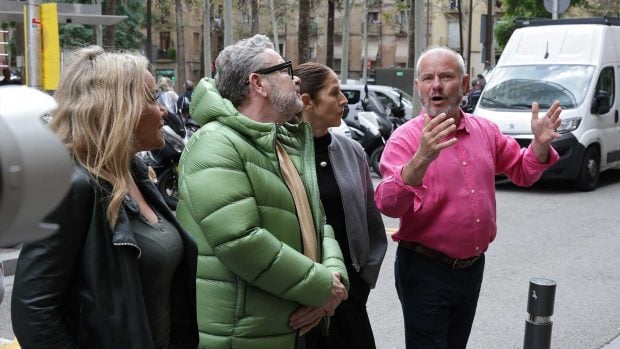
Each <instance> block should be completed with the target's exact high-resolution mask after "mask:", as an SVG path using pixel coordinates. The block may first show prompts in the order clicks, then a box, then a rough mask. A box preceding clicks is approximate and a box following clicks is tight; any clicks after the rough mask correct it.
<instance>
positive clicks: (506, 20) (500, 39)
mask: <svg viewBox="0 0 620 349" xmlns="http://www.w3.org/2000/svg"><path fill="white" fill-rule="evenodd" d="M515 29H517V26H516V23H515V18H514V17H512V16H504V17H503V18H502V20H501V21H499V22H497V24H496V25H495V38H496V39H497V43H498V45H499V46H501V47H504V46H505V45H506V43H507V42H508V39H509V38H510V35H512V32H513V31H515Z"/></svg>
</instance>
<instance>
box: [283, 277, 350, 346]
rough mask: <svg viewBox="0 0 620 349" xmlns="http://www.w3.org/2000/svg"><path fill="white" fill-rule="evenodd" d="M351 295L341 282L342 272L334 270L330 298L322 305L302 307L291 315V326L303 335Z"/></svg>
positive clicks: (332, 313)
mask: <svg viewBox="0 0 620 349" xmlns="http://www.w3.org/2000/svg"><path fill="white" fill-rule="evenodd" d="M348 297H349V294H348V293H347V289H346V288H345V287H344V285H343V284H342V282H340V273H338V272H332V290H331V294H330V296H329V298H328V299H327V301H325V303H324V304H323V305H322V306H320V307H316V308H313V307H301V308H299V309H297V310H296V311H295V312H294V313H293V314H292V315H291V317H290V319H289V321H290V326H291V327H292V328H293V329H294V330H299V335H300V336H303V335H304V334H306V333H307V332H308V331H310V330H311V329H312V328H313V327H314V326H316V325H318V324H319V322H321V319H322V318H323V317H324V316H332V315H334V312H335V311H336V308H337V307H338V305H340V302H342V301H343V300H346V299H347V298H348Z"/></svg>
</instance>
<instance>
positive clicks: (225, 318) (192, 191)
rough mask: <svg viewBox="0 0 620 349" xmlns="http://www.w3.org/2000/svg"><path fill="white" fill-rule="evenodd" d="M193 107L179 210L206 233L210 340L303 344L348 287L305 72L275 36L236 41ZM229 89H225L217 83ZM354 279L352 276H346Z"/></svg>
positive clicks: (205, 319) (201, 247)
mask: <svg viewBox="0 0 620 349" xmlns="http://www.w3.org/2000/svg"><path fill="white" fill-rule="evenodd" d="M216 69H217V76H216V79H215V80H212V79H209V78H204V79H202V80H201V81H200V82H199V83H198V85H197V86H196V88H195V89H194V93H193V95H192V102H191V107H190V113H191V115H192V118H193V119H194V120H195V121H196V122H197V123H198V124H200V125H201V126H202V127H201V128H200V130H198V131H197V132H196V133H195V134H194V135H193V136H192V138H191V139H190V141H189V143H188V144H187V146H186V147H185V151H184V152H183V155H182V157H181V162H180V180H179V191H180V200H179V204H178V206H177V218H178V219H179V221H180V222H181V223H182V224H183V226H184V227H185V228H186V229H187V230H188V231H190V232H191V233H192V235H193V236H194V238H195V239H196V242H197V243H198V254H199V257H198V272H197V280H196V285H197V290H196V291H197V292H196V293H197V308H198V330H199V332H200V333H199V335H200V347H201V348H208V349H221V348H248V349H280V348H282V349H294V348H302V347H304V345H305V337H304V336H303V334H304V333H305V332H307V331H308V330H310V329H311V328H312V327H314V326H316V325H317V324H318V323H319V322H320V321H321V319H322V318H324V317H325V316H326V315H332V314H333V312H334V309H335V308H336V307H337V306H338V304H339V303H340V302H341V301H342V300H343V299H346V297H347V292H346V289H345V286H347V285H348V282H347V274H346V268H345V266H344V262H343V259H342V253H341V251H340V248H339V247H338V243H337V242H336V240H335V239H334V236H333V231H332V229H331V227H330V226H329V225H326V223H325V218H324V216H323V214H322V211H321V207H320V198H319V191H318V184H317V182H316V174H315V167H314V150H313V141H312V133H311V129H310V127H309V125H308V124H301V125H290V124H285V123H286V121H287V120H289V119H290V118H291V117H292V116H293V115H295V114H296V113H298V112H299V111H301V106H302V104H301V100H300V99H299V78H297V77H295V76H294V75H293V70H292V66H291V63H290V62H284V60H283V59H282V57H281V56H280V55H279V54H278V53H276V52H275V51H274V50H273V45H272V44H271V42H270V41H269V39H268V38H267V37H266V36H264V35H255V36H254V37H252V38H249V39H245V40H241V41H239V42H237V43H235V44H234V45H231V46H228V47H226V48H225V49H224V50H223V51H222V52H221V53H220V55H219V56H218V58H217V59H216ZM218 91H219V92H218ZM347 287H348V286H347Z"/></svg>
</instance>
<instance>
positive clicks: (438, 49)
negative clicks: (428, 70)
mask: <svg viewBox="0 0 620 349" xmlns="http://www.w3.org/2000/svg"><path fill="white" fill-rule="evenodd" d="M444 55H448V56H452V57H453V58H454V59H455V60H456V62H457V63H458V73H459V75H460V76H463V75H465V61H463V56H461V55H460V54H459V53H457V52H456V51H454V50H452V49H450V48H447V47H445V46H435V47H431V48H429V49H428V50H426V51H424V52H422V54H421V55H420V58H418V62H417V64H416V66H415V75H416V76H419V75H420V62H421V61H422V59H424V58H426V57H436V58H439V57H440V56H444Z"/></svg>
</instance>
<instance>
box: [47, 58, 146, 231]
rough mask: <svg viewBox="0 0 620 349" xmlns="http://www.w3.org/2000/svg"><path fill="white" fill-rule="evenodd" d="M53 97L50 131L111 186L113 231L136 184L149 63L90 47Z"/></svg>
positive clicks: (69, 66)
mask: <svg viewBox="0 0 620 349" xmlns="http://www.w3.org/2000/svg"><path fill="white" fill-rule="evenodd" d="M66 61H67V62H68V63H67V64H66V65H65V67H64V69H63V73H62V76H61V79H60V83H59V84H58V88H57V89H56V92H55V93H54V98H55V99H56V101H57V102H58V109H57V110H56V111H55V112H54V114H53V118H52V122H51V124H50V127H51V129H52V130H54V131H55V132H56V133H57V134H58V135H59V136H60V137H61V139H62V140H63V142H64V143H65V144H66V145H67V147H68V148H69V150H70V151H71V153H72V154H73V157H74V158H75V159H76V161H77V162H78V163H79V164H80V165H82V166H83V167H84V168H86V170H87V171H88V172H90V173H91V174H92V175H93V176H94V177H95V178H96V179H98V180H104V181H106V182H108V183H110V184H111V186H112V190H111V192H110V193H108V194H109V204H108V207H107V210H106V217H107V219H108V221H109V223H110V225H111V226H112V227H114V226H115V225H116V221H117V219H118V212H119V209H120V206H121V204H122V202H123V198H124V196H125V194H127V193H128V188H129V183H130V181H131V169H130V167H131V159H132V157H133V156H134V154H135V149H136V147H135V145H136V139H135V135H134V133H135V130H136V128H137V126H138V122H139V120H140V117H141V115H142V110H143V108H144V106H145V105H146V103H147V101H148V98H152V92H151V91H150V90H149V87H148V85H147V81H146V78H147V76H148V73H149V72H148V61H147V59H146V58H145V57H143V56H140V55H137V54H133V53H126V52H105V51H104V50H103V49H102V48H101V47H98V46H90V47H86V48H82V49H78V50H76V51H74V52H72V53H71V54H70V56H69V58H68V59H66Z"/></svg>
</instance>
